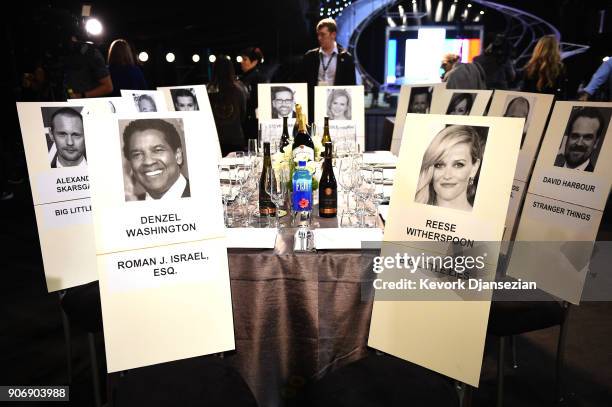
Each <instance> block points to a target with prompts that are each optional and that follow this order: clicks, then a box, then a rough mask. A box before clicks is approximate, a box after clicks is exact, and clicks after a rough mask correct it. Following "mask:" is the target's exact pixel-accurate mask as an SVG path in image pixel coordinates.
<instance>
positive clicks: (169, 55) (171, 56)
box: [166, 52, 175, 62]
mask: <svg viewBox="0 0 612 407" xmlns="http://www.w3.org/2000/svg"><path fill="white" fill-rule="evenodd" d="M174 59H175V56H174V54H173V53H172V52H168V53H167V54H166V61H168V62H174Z"/></svg>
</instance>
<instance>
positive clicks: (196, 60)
mask: <svg viewBox="0 0 612 407" xmlns="http://www.w3.org/2000/svg"><path fill="white" fill-rule="evenodd" d="M191 60H192V61H193V62H195V63H198V62H200V56H199V55H198V54H193V55H192V56H191Z"/></svg>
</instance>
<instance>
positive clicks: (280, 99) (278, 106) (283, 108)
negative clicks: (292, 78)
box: [270, 86, 295, 119]
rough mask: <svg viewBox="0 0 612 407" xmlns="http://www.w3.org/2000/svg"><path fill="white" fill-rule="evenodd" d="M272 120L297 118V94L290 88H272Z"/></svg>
mask: <svg viewBox="0 0 612 407" xmlns="http://www.w3.org/2000/svg"><path fill="white" fill-rule="evenodd" d="M270 99H271V102H272V118H273V119H282V118H283V117H295V92H294V91H293V90H292V89H291V88H289V87H288V86H272V87H271V88H270Z"/></svg>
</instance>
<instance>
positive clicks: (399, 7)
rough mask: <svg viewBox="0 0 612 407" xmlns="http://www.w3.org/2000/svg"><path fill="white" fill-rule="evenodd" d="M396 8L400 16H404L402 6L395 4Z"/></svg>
mask: <svg viewBox="0 0 612 407" xmlns="http://www.w3.org/2000/svg"><path fill="white" fill-rule="evenodd" d="M397 9H398V10H399V14H400V17H404V14H405V13H404V7H403V6H402V5H401V4H400V5H399V6H397Z"/></svg>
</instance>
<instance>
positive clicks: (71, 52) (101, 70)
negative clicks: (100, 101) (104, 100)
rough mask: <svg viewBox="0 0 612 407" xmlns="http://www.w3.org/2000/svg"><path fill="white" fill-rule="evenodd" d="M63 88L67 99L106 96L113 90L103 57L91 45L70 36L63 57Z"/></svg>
mask: <svg viewBox="0 0 612 407" xmlns="http://www.w3.org/2000/svg"><path fill="white" fill-rule="evenodd" d="M62 65H63V68H64V89H65V90H66V95H67V98H68V99H79V98H95V97H101V96H108V95H110V94H111V93H112V92H113V82H112V80H111V76H110V72H109V70H108V68H107V67H106V64H105V62H104V57H103V56H102V54H101V53H100V51H98V49H97V48H95V47H94V46H93V45H91V44H89V43H87V42H80V41H78V39H77V37H76V36H75V35H73V36H71V38H70V47H69V49H68V52H67V54H66V55H64V57H63V61H62Z"/></svg>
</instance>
